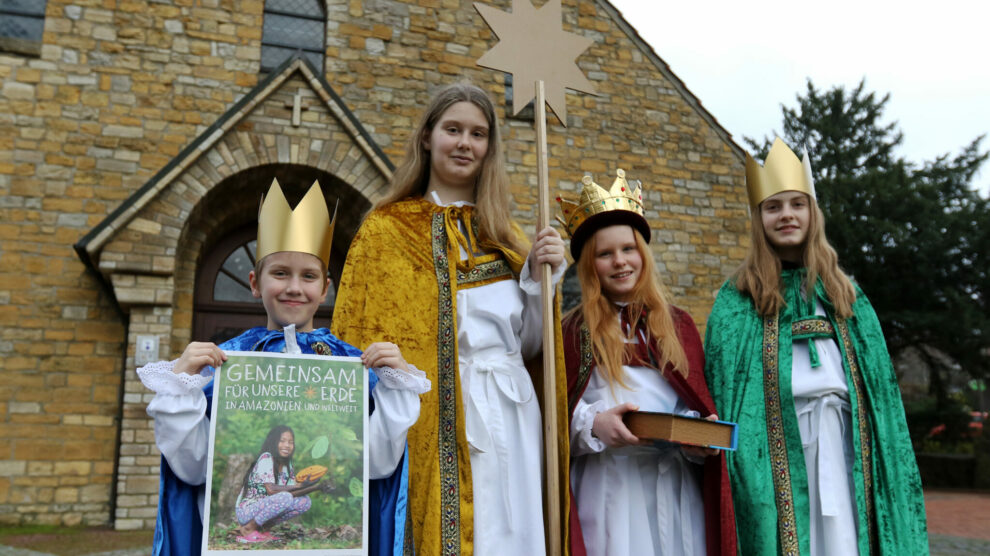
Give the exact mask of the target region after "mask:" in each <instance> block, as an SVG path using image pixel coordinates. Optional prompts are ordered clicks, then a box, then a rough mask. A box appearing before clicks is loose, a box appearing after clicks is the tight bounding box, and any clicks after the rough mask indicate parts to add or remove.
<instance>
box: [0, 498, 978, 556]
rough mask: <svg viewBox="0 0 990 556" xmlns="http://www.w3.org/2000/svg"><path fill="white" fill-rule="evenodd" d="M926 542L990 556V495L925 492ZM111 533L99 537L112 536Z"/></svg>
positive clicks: (935, 554) (25, 551)
mask: <svg viewBox="0 0 990 556" xmlns="http://www.w3.org/2000/svg"><path fill="white" fill-rule="evenodd" d="M925 509H926V512H927V514H928V539H929V544H930V547H931V553H932V556H986V555H988V554H990V493H975V492H960V491H943V490H927V491H925ZM114 533H115V532H114V531H105V532H103V533H102V534H108V535H113V534H114ZM77 548H79V549H81V550H82V551H81V552H77V553H76V554H79V555H85V556H144V555H146V554H147V553H148V550H149V547H148V546H146V545H142V546H137V547H134V548H129V549H124V550H114V551H111V552H88V551H85V549H84V548H83V547H77ZM0 556H53V555H52V554H51V553H48V552H39V551H36V550H32V549H31V547H30V546H19V547H11V546H0Z"/></svg>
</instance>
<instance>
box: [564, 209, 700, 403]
mask: <svg viewBox="0 0 990 556" xmlns="http://www.w3.org/2000/svg"><path fill="white" fill-rule="evenodd" d="M630 229H632V230H633V236H634V237H635V238H636V250H637V251H639V255H640V257H642V259H643V268H642V270H640V274H639V280H638V281H637V282H636V286H635V287H634V289H633V293H632V296H631V297H632V299H633V301H631V302H630V303H629V310H630V314H631V315H639V314H642V312H643V309H644V308H645V309H646V330H647V333H648V338H649V340H650V341H655V342H656V343H657V347H658V348H659V350H658V351H659V353H660V357H661V358H662V360H661V361H658V362H657V363H658V365H659V368H660V370H661V372H663V369H664V367H666V366H667V363H671V364H672V365H673V367H674V369H676V370H677V372H679V373H681V374H682V375H684V376H687V374H688V362H687V355H685V353H684V348H683V347H682V346H681V340H680V338H679V337H678V336H677V327H676V325H675V324H674V317H673V313H672V310H671V303H670V294H669V293H668V292H667V288H665V287H664V285H663V284H662V283H661V282H660V280H659V277H658V276H657V272H656V264H655V263H654V261H653V254H652V253H651V252H650V248H649V246H648V245H647V244H646V241H645V240H644V239H643V236H642V235H640V233H639V232H638V231H636V230H635V229H634V228H632V227H631V226H630ZM596 236H597V233H596V234H595V235H593V236H591V238H590V239H588V241H587V242H585V244H584V247H582V249H581V256H580V258H578V262H577V276H578V281H580V283H581V303H580V304H579V305H578V306H577V307H575V308H574V309H573V310H574V311H581V314H582V316H583V317H584V322H585V324H586V325H587V326H588V330H589V332H590V333H591V343H592V351H593V353H594V357H595V364H596V365H597V366H598V372H599V373H601V375H602V376H603V377H604V378H605V379H606V381H607V382H608V383H609V387H614V386H615V385H616V384H619V385H620V386H622V387H623V388H625V387H627V386H626V383H625V381H624V380H623V379H624V373H623V371H622V363H623V361H624V360H625V356H626V350H627V349H630V347H629V346H630V345H631V344H626V343H625V341H624V340H623V337H622V330H621V329H620V327H619V326H618V323H619V317H618V311H619V309H618V307H617V306H616V305H615V303H613V302H612V301H611V300H609V299H608V297H606V295H605V292H604V291H602V285H601V281H600V280H599V279H598V273H597V272H596V271H595V250H596V247H595V243H596V241H595V238H596Z"/></svg>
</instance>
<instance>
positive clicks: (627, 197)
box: [557, 168, 643, 237]
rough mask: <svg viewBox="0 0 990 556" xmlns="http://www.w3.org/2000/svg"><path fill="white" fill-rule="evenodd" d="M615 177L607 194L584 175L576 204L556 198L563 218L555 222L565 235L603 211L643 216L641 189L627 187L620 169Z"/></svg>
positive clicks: (624, 176)
mask: <svg viewBox="0 0 990 556" xmlns="http://www.w3.org/2000/svg"><path fill="white" fill-rule="evenodd" d="M615 175H616V178H615V181H614V182H612V187H611V188H610V189H609V190H608V191H605V190H604V189H603V188H602V187H601V186H600V185H598V184H597V183H595V182H594V180H592V179H591V176H584V178H582V179H581V182H582V183H583V184H584V189H582V190H581V197H580V198H579V199H578V202H577V203H575V202H573V201H568V200H566V199H562V198H560V197H557V202H558V203H560V211H561V212H563V213H564V217H563V218H561V217H560V216H558V217H557V220H558V221H559V222H560V223H561V224H563V225H564V228H565V229H566V230H567V234H568V235H569V236H571V237H574V233H575V232H576V231H577V230H578V228H580V227H581V224H584V222H585V221H586V220H587V219H589V218H591V217H592V216H595V215H596V214H601V213H603V212H609V211H615V210H624V211H631V212H634V213H636V214H638V215H639V216H640V217H642V216H643V190H642V188H640V187H639V186H638V185H637V186H636V189H635V190H633V189H632V188H631V187H629V183H628V182H627V181H626V172H625V170H623V169H622V168H619V169H617V170H616V171H615Z"/></svg>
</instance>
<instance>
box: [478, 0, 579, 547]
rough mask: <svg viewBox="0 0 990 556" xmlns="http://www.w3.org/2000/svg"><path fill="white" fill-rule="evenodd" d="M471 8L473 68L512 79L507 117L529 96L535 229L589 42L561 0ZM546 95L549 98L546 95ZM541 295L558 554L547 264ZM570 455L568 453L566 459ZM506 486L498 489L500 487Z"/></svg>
mask: <svg viewBox="0 0 990 556" xmlns="http://www.w3.org/2000/svg"><path fill="white" fill-rule="evenodd" d="M474 7H475V9H476V10H478V13H480V14H481V17H482V18H484V20H485V22H486V23H487V24H488V26H489V27H491V29H492V32H493V33H495V35H496V36H497V37H498V38H499V42H498V44H496V45H495V46H494V47H492V49H491V50H489V51H488V52H486V53H485V54H484V55H483V56H482V57H481V58H479V59H478V65H479V66H483V67H486V68H490V69H494V70H499V71H504V72H506V73H511V74H512V86H513V87H514V88H515V90H514V95H513V100H512V112H513V114H518V113H519V111H521V110H522V109H523V108H525V107H526V104H527V103H528V102H529V101H530V100H532V99H533V98H534V97H535V99H536V103H535V105H534V108H535V120H536V121H535V125H536V166H537V168H536V176H537V185H538V191H539V196H538V200H537V205H538V214H537V229H538V230H542V229H543V228H545V227H546V226H549V225H550V172H549V168H548V166H547V117H546V106H547V104H549V105H550V109H551V110H552V111H553V112H554V114H555V115H556V116H557V118H558V119H559V120H560V123H561V124H563V125H564V126H565V127H566V126H567V102H566V97H565V92H564V89H565V88H570V89H574V90H577V91H584V92H588V93H594V92H595V90H594V87H593V86H592V85H591V82H589V81H588V79H587V78H585V76H584V74H583V73H582V72H581V70H580V68H578V67H577V64H576V63H575V60H576V59H577V57H578V56H580V55H581V53H582V52H584V51H585V50H586V49H587V48H588V47H589V46H591V44H592V43H593V42H594V41H593V40H592V39H589V38H586V37H582V36H581V35H576V34H573V33H567V32H565V31H564V30H563V28H562V26H561V8H560V0H548V1H547V3H546V4H544V5H543V7H541V8H539V9H537V8H535V7H534V6H533V4H532V3H531V0H512V12H511V13H508V12H502V11H499V10H496V9H494V8H492V7H491V6H487V5H484V4H481V3H475V4H474ZM527 83H533V84H534V91H533V96H530V95H527V94H526V93H525V92H524V91H525V90H526V84H527ZM548 94H549V96H547V95H548ZM541 266H542V268H541V269H540V272H541V277H542V280H541V284H540V286H541V290H542V294H543V400H544V403H543V446H544V450H543V452H544V455H545V458H546V459H545V464H544V467H545V469H544V471H545V473H546V476H545V479H546V480H545V481H544V483H545V484H546V489H545V491H544V492H545V494H546V499H545V500H544V509H545V511H544V516H545V521H546V539H547V554H551V555H553V556H557V555H559V554H563V553H564V550H563V546H562V541H563V538H562V534H561V531H562V528H561V519H560V518H561V515H560V512H559V511H558V509H559V502H560V501H561V496H560V494H561V485H560V474H559V473H558V469H559V468H558V465H559V462H560V459H559V457H560V454H559V453H558V450H557V446H558V437H557V422H556V418H557V411H556V409H557V408H556V399H557V388H556V383H555V380H556V376H557V372H556V361H555V355H556V349H555V347H554V310H553V284H552V283H551V274H552V271H551V269H550V265H549V264H548V263H544V264H543V265H541ZM566 455H569V454H565V456H566ZM506 486H507V485H505V486H503V488H505V487H506Z"/></svg>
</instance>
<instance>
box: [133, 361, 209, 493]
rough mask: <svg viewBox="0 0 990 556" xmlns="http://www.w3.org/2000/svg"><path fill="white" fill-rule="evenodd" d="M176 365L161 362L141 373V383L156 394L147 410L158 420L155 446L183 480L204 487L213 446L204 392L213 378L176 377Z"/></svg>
mask: <svg viewBox="0 0 990 556" xmlns="http://www.w3.org/2000/svg"><path fill="white" fill-rule="evenodd" d="M174 363H175V362H174V361H172V362H165V361H160V362H157V363H152V364H150V365H146V366H145V367H142V368H140V369H138V371H137V372H138V376H139V377H140V378H141V382H142V383H144V385H145V386H147V387H148V388H150V389H152V390H154V391H155V392H156V394H155V397H154V399H152V400H151V403H149V404H148V409H147V411H148V415H150V416H151V417H152V418H154V420H155V444H157V445H158V449H159V450H161V452H162V455H163V456H165V459H166V460H167V461H168V465H169V467H171V468H172V471H174V472H175V474H176V475H177V476H178V477H179V478H180V479H182V480H183V481H184V482H186V483H189V484H191V485H201V484H203V483H205V482H206V461H207V453H208V452H209V442H210V421H209V419H207V416H206V396H204V395H203V390H202V388H203V386H204V385H206V384H207V383H208V382H209V381H210V380H212V375H210V376H206V375H188V374H185V373H181V374H176V373H174V372H173V371H172V367H173V366H174Z"/></svg>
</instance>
